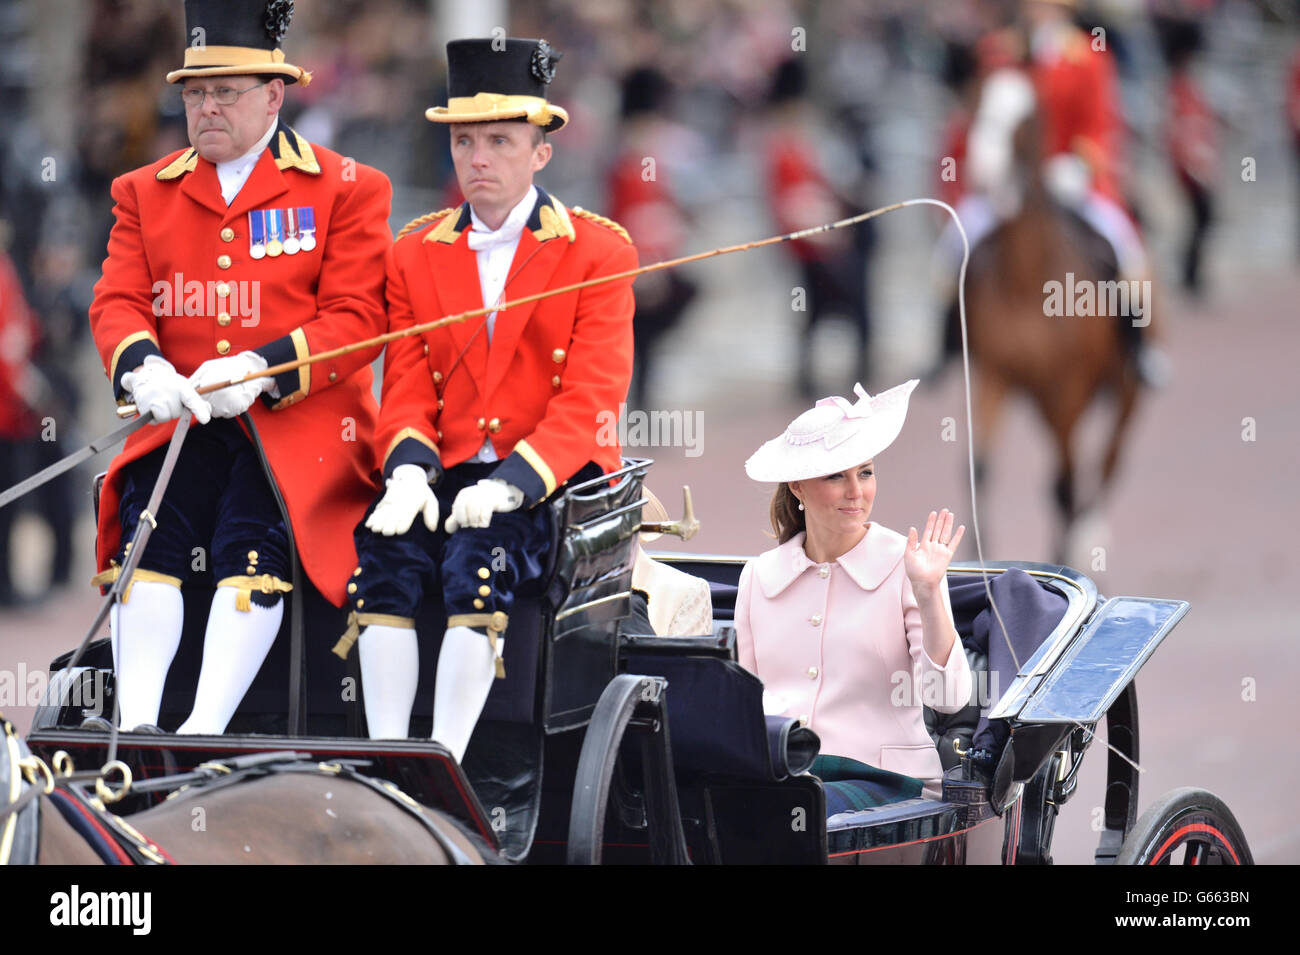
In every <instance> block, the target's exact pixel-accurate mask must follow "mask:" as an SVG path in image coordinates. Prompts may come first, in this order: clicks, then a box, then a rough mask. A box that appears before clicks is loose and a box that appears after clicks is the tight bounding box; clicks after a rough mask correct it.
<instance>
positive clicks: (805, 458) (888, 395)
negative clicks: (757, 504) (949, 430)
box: [745, 378, 919, 482]
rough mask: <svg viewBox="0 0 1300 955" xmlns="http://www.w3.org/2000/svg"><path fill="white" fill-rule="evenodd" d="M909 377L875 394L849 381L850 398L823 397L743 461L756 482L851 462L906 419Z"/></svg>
mask: <svg viewBox="0 0 1300 955" xmlns="http://www.w3.org/2000/svg"><path fill="white" fill-rule="evenodd" d="M918 383H919V382H918V380H917V379H915V378H913V379H912V380H911V381H906V382H904V383H903V384H901V385H898V386H897V387H894V388H890V389H889V390H888V391H882V392H880V394H878V395H876V396H875V397H874V398H873V397H871V395H869V394H867V390H866V389H865V388H863V387H862V385H860V384H858V385H854V386H853V391H854V393H855V394H856V395H857V396H858V400H857V401H855V402H849V401H848V399H846V398H840V397H838V396H837V397H834V398H823V399H822V400H821V401H819V402H817V404H816V405H814V406H813V407H812V408H810V409H809V410H807V411H805V412H804V413H803V414H801V415H800V416H799V417H797V418H795V419H794V420H793V421H791V422H790V426H789V427H788V428H786V429H785V433H784V434H782V435H781V436H780V437H777V438H773V439H772V440H771V441H768V442H767V443H766V444H764V445H763V446H762V447H761V448H759V449H758V450H757V451H755V452H754V453H753V455H751V456H750V458H749V460H748V461H746V462H745V473H746V474H748V475H749V476H750V477H751V478H753V479H754V480H755V481H778V482H784V481H806V480H808V479H809V478H816V477H824V476H825V475H827V474H837V473H839V472H840V471H844V470H847V469H848V468H851V467H855V466H856V465H859V464H862V463H863V462H864V461H869V460H871V459H872V458H874V457H875V456H876V455H877V454H879V453H880V452H881V451H883V450H885V448H887V447H889V446H890V445H891V444H893V443H894V439H895V438H897V437H898V434H899V432H900V431H902V430H903V421H904V420H905V419H906V418H907V399H908V396H909V395H911V394H912V389H913V388H915V387H916V386H917V384H918Z"/></svg>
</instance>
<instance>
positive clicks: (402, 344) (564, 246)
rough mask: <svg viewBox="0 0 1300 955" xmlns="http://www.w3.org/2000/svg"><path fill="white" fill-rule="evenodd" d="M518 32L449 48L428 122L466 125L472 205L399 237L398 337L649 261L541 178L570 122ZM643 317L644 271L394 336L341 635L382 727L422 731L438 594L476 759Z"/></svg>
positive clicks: (535, 50)
mask: <svg viewBox="0 0 1300 955" xmlns="http://www.w3.org/2000/svg"><path fill="white" fill-rule="evenodd" d="M504 43H505V46H504V48H501V46H500V42H494V41H493V40H487V39H484V40H455V41H452V42H451V43H448V44H447V63H448V74H449V80H448V83H449V101H448V105H447V106H445V107H435V108H434V109H431V110H429V111H428V112H427V113H426V114H425V115H426V116H427V117H428V118H429V119H430V120H432V121H434V122H438V123H448V124H450V125H451V129H450V132H451V153H452V159H453V161H454V164H455V167H456V176H457V179H458V180H459V182H460V187H461V190H462V192H463V193H464V195H465V197H466V199H467V201H466V202H465V203H464V204H463V205H461V206H460V208H458V209H444V210H443V211H441V212H437V213H433V214H431V215H429V216H424V217H422V218H420V219H417V220H416V221H415V222H413V223H411V225H409V226H407V228H406V229H404V230H403V234H401V235H399V237H398V241H397V242H396V244H395V245H394V246H393V248H392V251H391V252H390V253H389V255H388V319H389V325H390V327H391V329H392V330H393V331H396V330H398V329H401V328H404V327H407V328H409V327H411V326H412V325H414V324H421V323H424V322H428V321H432V320H434V319H437V318H439V317H441V316H444V315H449V314H454V313H458V312H463V311H468V310H471V309H475V308H481V307H483V306H484V305H485V304H486V305H492V304H496V303H498V302H500V301H502V300H503V299H504V300H505V301H510V300H514V299H518V298H521V297H523V296H526V295H529V294H532V293H536V292H540V291H542V290H544V289H548V288H556V287H561V286H565V285H569V284H573V283H576V282H581V281H584V280H587V279H591V278H595V277H597V276H601V275H610V274H614V273H618V272H624V271H628V270H631V269H635V268H636V264H637V255H636V250H635V248H634V247H633V246H632V241H631V239H630V238H629V237H628V235H627V233H626V232H625V231H624V230H623V229H622V227H621V226H619V225H617V224H616V223H614V222H612V221H610V220H608V219H605V218H603V217H601V216H597V215H594V214H593V213H590V212H586V211H585V210H582V209H579V208H576V207H575V208H571V209H570V208H566V207H565V205H564V204H563V203H562V202H560V201H559V200H558V199H556V198H555V197H553V196H551V195H548V194H547V193H546V192H545V191H544V190H542V189H540V188H538V187H537V186H535V185H534V184H533V176H534V174H535V173H537V172H539V171H540V170H541V169H542V168H543V167H545V165H546V164H547V162H548V161H549V160H550V157H551V145H550V143H549V142H546V141H545V134H546V133H553V132H555V131H556V130H559V129H561V128H562V127H563V126H564V124H565V122H566V121H567V118H568V117H567V115H566V113H565V112H564V110H562V109H561V108H559V107H558V106H555V105H552V104H551V103H549V102H548V101H547V99H546V87H547V85H548V84H549V83H550V81H551V77H552V76H553V74H554V69H555V68H554V65H553V61H554V60H555V59H557V57H556V56H555V55H554V53H553V52H552V51H551V49H550V47H549V45H548V44H547V43H546V41H544V40H541V41H538V40H516V39H509V40H505V41H504ZM632 314H633V297H632V282H631V280H630V279H625V280H620V281H616V282H610V283H607V284H603V285H598V286H595V287H593V288H589V289H585V290H583V291H580V292H572V293H568V294H565V295H560V296H555V297H553V298H547V299H543V300H541V301H538V302H535V303H531V304H526V305H522V306H520V307H518V308H511V309H508V310H505V311H500V312H493V313H490V314H489V315H487V316H480V317H478V318H474V319H471V320H469V321H467V322H465V323H463V324H456V325H450V326H447V327H444V328H439V329H436V330H434V331H431V332H425V333H424V334H423V335H421V336H418V337H414V336H413V337H411V338H404V339H401V340H399V341H395V342H393V343H392V344H390V345H389V347H388V353H387V355H386V357H385V361H384V387H383V400H382V407H381V410H380V421H379V426H378V429H377V432H376V443H375V447H376V450H377V452H378V454H379V457H380V459H381V461H382V465H383V474H384V478H385V484H386V490H385V492H384V493H383V494H382V495H381V496H380V497H379V498H378V499H377V500H376V501H375V504H374V506H373V508H372V510H371V512H370V513H369V515H368V516H367V518H366V521H365V523H364V524H363V525H361V526H359V527H358V528H357V533H356V541H357V553H358V557H359V563H358V566H357V568H356V570H355V571H354V572H353V577H352V578H351V580H350V582H349V584H348V591H349V594H350V595H351V600H352V603H353V606H354V608H355V618H354V622H353V626H352V627H351V628H349V631H348V633H347V634H346V635H345V637H344V638H343V640H341V641H340V643H339V646H338V647H336V652H338V653H340V654H341V655H346V653H347V652H348V649H349V648H350V647H351V644H352V642H353V640H357V642H358V643H359V645H360V655H361V676H362V682H363V686H364V688H365V693H364V696H365V707H366V719H367V722H368V724H369V729H370V735H371V736H372V737H376V738H381V737H405V736H407V735H408V734H409V728H410V718H411V708H412V706H413V704H414V700H415V693H416V683H417V679H418V670H419V653H418V649H417V640H416V632H415V622H414V618H415V615H416V612H417V610H418V608H419V606H420V603H421V600H422V597H423V596H424V594H425V593H426V592H432V591H433V589H434V588H438V589H440V590H441V593H442V600H443V604H444V609H445V611H446V614H447V629H446V632H445V635H444V637H443V642H442V649H441V651H440V654H439V657H438V668H437V682H436V684H435V693H434V714H433V738H434V739H436V740H438V741H439V742H441V743H443V744H444V745H445V746H446V747H447V748H448V749H449V750H450V751H451V753H452V754H453V755H454V756H455V757H456V758H457V759H460V758H461V757H462V756H463V755H464V752H465V747H466V746H467V745H468V743H469V739H470V735H471V734H472V732H473V729H474V726H475V724H476V723H477V722H478V717H479V714H480V713H481V712H482V708H483V704H484V702H485V701H486V699H487V695H488V691H489V690H490V689H491V687H492V683H493V679H494V677H501V676H505V673H504V667H503V666H502V664H501V659H502V657H501V648H502V641H503V636H504V634H505V631H506V627H507V624H508V622H509V614H510V610H511V607H512V605H513V601H514V597H515V595H516V593H517V592H518V591H519V589H520V588H521V587H524V586H527V585H529V584H530V583H532V582H535V581H536V580H537V579H538V578H539V577H540V575H541V572H542V567H543V566H544V564H545V557H546V554H547V550H548V548H549V547H550V544H551V540H550V534H551V530H550V526H549V521H548V515H547V509H546V508H544V507H538V506H537V505H538V504H539V503H541V502H542V501H543V500H545V499H546V498H548V497H550V496H551V495H553V494H555V493H556V492H557V490H559V489H560V488H561V487H562V486H563V485H564V484H565V482H567V481H570V480H585V479H588V478H592V477H598V476H599V475H600V474H602V473H608V472H609V471H611V470H613V469H615V468H616V467H617V466H618V465H619V462H620V458H621V449H620V447H619V445H618V442H617V440H608V433H609V431H610V429H608V428H602V427H601V425H600V421H601V416H602V413H607V414H615V415H616V414H617V413H618V412H617V409H618V406H619V403H620V402H621V401H622V400H623V399H624V397H625V396H626V394H627V388H628V381H629V379H630V377H631V372H632ZM440 516H446V521H445V523H440V522H439V518H440ZM417 518H418V519H417ZM363 627H364V629H363V630H361V629H360V628H363ZM358 631H360V632H359V634H358ZM506 686H507V689H508V688H509V686H510V684H509V683H507V685H506Z"/></svg>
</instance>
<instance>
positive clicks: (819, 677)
mask: <svg viewBox="0 0 1300 955" xmlns="http://www.w3.org/2000/svg"><path fill="white" fill-rule="evenodd" d="M916 384H917V382H916V381H915V380H913V381H909V382H907V383H906V384H903V385H899V386H898V387H896V388H892V389H890V390H889V391H884V392H881V393H880V394H879V395H877V396H876V397H875V398H872V397H871V396H869V395H868V394H867V393H866V391H865V390H864V389H863V388H862V386H861V385H857V386H855V391H856V393H857V394H858V396H859V397H858V401H857V402H854V403H850V402H849V401H847V400H846V399H844V398H838V397H836V398H824V399H822V400H821V401H819V402H817V405H816V406H815V407H814V408H812V409H811V410H809V411H806V412H804V413H803V414H801V415H800V416H799V417H798V418H796V419H795V420H794V421H793V422H791V423H790V426H789V427H788V428H786V430H785V433H784V434H782V435H781V436H780V437H777V438H774V439H773V440H771V441H769V442H767V443H766V444H764V445H763V447H762V448H760V449H759V450H758V451H757V452H756V453H755V454H754V455H753V456H752V457H751V458H750V459H749V460H748V461H746V462H745V472H746V473H747V474H748V475H749V476H750V477H751V478H753V479H754V480H757V481H776V482H780V484H779V486H778V487H777V490H776V494H775V495H774V497H773V499H772V510H771V517H772V525H773V528H774V529H775V531H776V534H777V538H778V540H779V542H780V546H778V547H776V548H775V549H773V550H770V551H767V552H766V553H764V554H762V555H761V556H759V557H756V558H755V559H754V560H752V561H750V562H749V563H748V564H747V565H746V566H745V569H744V571H743V572H742V574H741V577H740V591H739V593H738V595H737V597H736V620H735V622H736V633H737V638H738V647H739V653H740V663H741V665H742V666H744V667H745V668H746V669H747V670H749V671H750V672H752V673H754V674H756V675H757V676H758V677H759V679H761V680H762V681H763V684H764V687H765V693H764V708H765V709H766V710H767V712H768V713H769V714H786V715H791V716H797V717H799V718H800V719H801V720H802V721H804V723H805V724H807V725H808V726H810V727H811V728H812V729H813V730H814V731H815V732H816V733H817V734H818V735H819V736H820V737H821V740H822V752H823V753H829V754H835V755H837V756H844V757H849V758H850V759H853V760H857V761H859V762H862V763H867V764H869V765H870V766H874V767H878V768H880V769H884V770H889V771H891V772H895V773H901V774H903V775H906V776H912V777H915V778H917V779H919V780H921V782H922V783H923V784H924V791H923V793H924V795H926V796H929V797H933V798H938V796H939V793H940V778H941V776H942V769H941V766H940V763H939V754H938V752H937V751H936V750H935V747H934V743H933V742H932V741H931V739H930V736H929V734H928V733H927V732H926V729H925V723H924V719H923V716H922V707H923V706H925V705H928V706H930V707H932V708H934V709H935V710H938V711H939V712H943V713H955V712H956V711H957V710H959V709H961V708H962V707H963V706H965V705H966V704H967V702H968V700H969V698H970V695H971V675H970V669H969V667H968V665H967V662H966V654H965V652H964V651H963V649H962V646H961V640H960V638H959V637H958V636H957V631H956V627H955V626H954V623H953V617H952V608H951V606H950V605H949V602H948V586H947V583H946V580H945V574H946V572H947V569H948V563H949V561H951V560H952V555H953V553H954V552H955V551H956V549H957V545H958V544H959V543H960V542H961V538H962V535H963V534H964V533H965V531H966V528H965V526H964V525H963V526H962V527H959V528H957V530H956V533H954V532H953V523H954V520H953V515H952V514H951V513H950V512H949V511H948V510H947V509H944V510H943V511H941V512H939V513H938V514H936V513H934V512H933V511H932V512H931V513H930V516H929V519H928V520H927V521H926V524H925V529H924V530H923V531H922V532H920V533H919V534H918V533H917V530H916V528H914V527H913V528H910V529H909V532H908V536H907V537H906V538H904V537H903V536H902V535H901V534H899V533H897V532H895V531H892V530H890V529H889V528H887V527H883V526H882V525H880V524H875V523H872V522H871V521H870V520H869V518H870V516H871V506H872V503H873V502H874V500H875V496H876V477H875V462H874V458H875V457H876V456H877V455H878V454H879V453H880V452H881V451H883V450H885V448H887V447H888V446H889V445H890V443H892V442H893V440H894V439H895V438H896V437H897V436H898V433H899V432H900V431H901V430H902V427H903V420H904V418H905V417H906V415H907V399H908V396H909V395H910V394H911V391H912V389H913V388H914V387H915V386H916Z"/></svg>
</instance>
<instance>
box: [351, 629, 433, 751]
mask: <svg viewBox="0 0 1300 955" xmlns="http://www.w3.org/2000/svg"><path fill="white" fill-rule="evenodd" d="M357 650H358V651H359V652H360V653H361V693H362V696H363V697H364V698H365V701H366V726H367V727H369V729H370V738H371V739H406V738H407V737H408V736H410V735H411V707H413V706H414V705H415V688H416V685H417V684H418V683H419V682H420V651H419V648H418V646H417V645H416V640H415V631H414V630H412V629H411V628H410V627H389V626H385V625H383V624H377V623H376V624H371V625H370V626H368V627H366V629H364V630H362V631H361V636H360V637H359V638H358V639H357Z"/></svg>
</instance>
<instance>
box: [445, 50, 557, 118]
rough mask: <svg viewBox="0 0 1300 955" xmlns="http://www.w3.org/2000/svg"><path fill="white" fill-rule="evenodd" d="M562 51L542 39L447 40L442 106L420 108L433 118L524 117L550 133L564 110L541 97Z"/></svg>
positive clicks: (544, 95)
mask: <svg viewBox="0 0 1300 955" xmlns="http://www.w3.org/2000/svg"><path fill="white" fill-rule="evenodd" d="M561 55H562V54H560V53H557V52H556V51H555V50H553V49H551V45H550V44H549V43H547V42H546V41H545V40H517V39H509V38H496V39H491V40H452V41H451V42H450V43H448V44H447V105H446V106H434V107H433V108H431V109H427V110H425V112H424V115H425V118H427V119H428V120H429V121H430V122H433V123H490V122H495V121H497V120H502V119H525V120H527V121H528V122H530V123H532V124H533V125H534V126H541V127H542V128H543V129H544V130H546V132H548V133H553V132H555V131H556V130H557V129H561V128H562V127H563V126H564V124H565V123H567V122H568V121H569V114H568V113H567V112H565V111H564V110H563V109H561V108H560V107H558V106H554V105H552V104H551V103H549V102H548V101H547V99H546V87H547V86H548V85H549V84H550V82H551V80H552V79H554V78H555V64H556V62H557V61H558V60H559V59H560V56H561Z"/></svg>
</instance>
